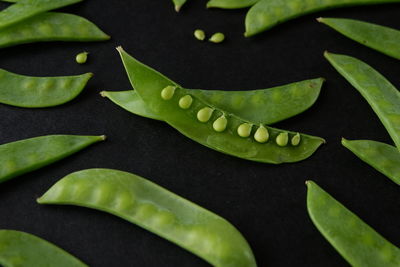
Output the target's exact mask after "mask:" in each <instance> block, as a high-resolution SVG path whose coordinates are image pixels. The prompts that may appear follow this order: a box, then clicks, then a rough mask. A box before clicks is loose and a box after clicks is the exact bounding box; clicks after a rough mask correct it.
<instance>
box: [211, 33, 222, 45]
mask: <svg viewBox="0 0 400 267" xmlns="http://www.w3.org/2000/svg"><path fill="white" fill-rule="evenodd" d="M208 40H209V41H210V42H212V43H216V44H218V43H222V42H223V41H224V40H225V35H224V34H223V33H222V32H217V33H214V34H213V35H212V36H211V37H210V39H208Z"/></svg>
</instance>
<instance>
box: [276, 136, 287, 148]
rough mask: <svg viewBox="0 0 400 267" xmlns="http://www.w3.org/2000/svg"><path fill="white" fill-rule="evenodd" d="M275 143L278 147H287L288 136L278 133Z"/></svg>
mask: <svg viewBox="0 0 400 267" xmlns="http://www.w3.org/2000/svg"><path fill="white" fill-rule="evenodd" d="M275 141H276V144H277V145H278V146H287V144H288V143H289V134H288V133H280V134H279V135H278V136H277V137H276V140H275Z"/></svg>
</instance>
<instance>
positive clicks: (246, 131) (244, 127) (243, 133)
mask: <svg viewBox="0 0 400 267" xmlns="http://www.w3.org/2000/svg"><path fill="white" fill-rule="evenodd" d="M252 127H253V126H252V125H251V124H250V123H243V124H241V125H240V126H239V127H238V129H237V133H238V135H239V136H240V137H244V138H246V137H249V136H250V134H251V128H252Z"/></svg>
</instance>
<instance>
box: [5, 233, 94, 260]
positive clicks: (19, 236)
mask: <svg viewBox="0 0 400 267" xmlns="http://www.w3.org/2000/svg"><path fill="white" fill-rule="evenodd" d="M0 265H1V266H3V267H31V266H41V267H46V266H48V267H49V266H57V267H87V265H86V264H84V263H83V262H81V261H80V260H78V259H77V258H75V257H74V256H72V255H71V254H69V253H67V252H66V251H64V250H62V249H61V248H59V247H57V246H55V245H53V244H51V243H49V242H47V241H46V240H43V239H41V238H39V237H37V236H34V235H31V234H28V233H24V232H19V231H14V230H0Z"/></svg>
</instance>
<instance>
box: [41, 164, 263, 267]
mask: <svg viewBox="0 0 400 267" xmlns="http://www.w3.org/2000/svg"><path fill="white" fill-rule="evenodd" d="M37 201H38V203H40V204H61V205H76V206H82V207H88V208H93V209H98V210H101V211H105V212H108V213H111V214H113V215H115V216H118V217H121V218H122V219H125V220H127V221H129V222H131V223H134V224H137V225H138V226H140V227H143V228H144V229H146V230H148V231H150V232H153V233H155V234H157V235H159V236H161V237H163V238H165V239H167V240H169V241H171V242H173V243H175V244H177V245H178V246H181V247H182V248H184V249H187V250H188V251H190V252H192V253H194V254H195V255H197V256H199V257H201V258H203V259H204V260H205V261H207V262H209V263H210V264H212V265H213V266H219V267H224V266H229V267H235V266H238V267H239V266H240V267H253V266H256V262H255V259H254V256H253V253H252V251H251V248H250V246H249V245H248V243H247V241H246V240H245V239H244V237H243V236H242V235H241V234H240V232H239V231H238V230H237V229H236V228H235V227H234V226H233V225H232V224H230V223H229V222H228V221H226V220H225V219H223V218H221V217H220V216H218V215H216V214H214V213H212V212H210V211H208V210H206V209H204V208H202V207H200V206H198V205H196V204H194V203H192V202H190V201H188V200H186V199H184V198H182V197H180V196H178V195H175V194H174V193H172V192H170V191H168V190H166V189H164V188H162V187H161V186H158V185H156V184H154V183H152V182H151V181H149V180H146V179H144V178H142V177H139V176H137V175H134V174H131V173H127V172H122V171H117V170H110V169H89V170H83V171H79V172H75V173H72V174H70V175H67V176H66V177H64V178H63V179H61V180H60V181H58V182H57V183H56V184H55V185H53V186H52V187H51V188H50V189H49V190H48V191H47V192H46V193H45V194H44V195H43V196H42V197H40V198H39V199H38V200H37Z"/></svg>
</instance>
